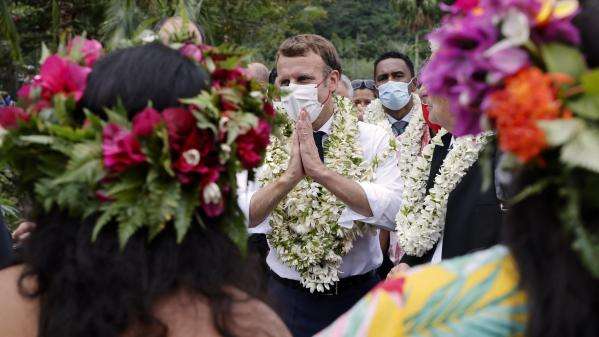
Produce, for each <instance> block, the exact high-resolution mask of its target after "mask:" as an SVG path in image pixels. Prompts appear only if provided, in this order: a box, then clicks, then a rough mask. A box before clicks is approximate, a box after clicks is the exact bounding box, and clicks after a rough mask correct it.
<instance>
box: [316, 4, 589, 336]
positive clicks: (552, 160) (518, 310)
mask: <svg viewBox="0 0 599 337" xmlns="http://www.w3.org/2000/svg"><path fill="white" fill-rule="evenodd" d="M578 6H579V5H578V3H577V2H576V1H573V0H565V1H553V0H542V1H485V0H481V1H457V2H456V3H455V4H454V5H453V6H450V7H446V9H447V10H448V11H449V13H448V14H447V15H446V16H445V18H444V20H443V24H442V25H441V27H440V28H439V29H438V30H437V31H435V32H434V33H432V35H431V37H430V38H431V39H434V40H435V41H436V42H437V43H438V44H439V46H440V49H439V52H438V53H436V54H434V55H433V57H432V59H431V61H430V63H429V64H427V66H426V68H425V70H424V76H423V79H424V82H425V84H426V85H427V88H428V89H429V91H430V94H431V96H432V97H437V98H438V97H442V98H443V100H445V102H446V103H447V104H448V105H450V106H451V107H452V108H451V112H452V114H451V115H450V116H449V117H450V118H451V119H452V120H453V123H454V124H455V128H454V130H458V131H459V132H460V133H461V134H468V135H481V134H485V133H486V132H489V131H492V132H494V133H495V134H496V136H497V142H496V143H494V145H498V147H499V148H500V149H501V150H502V151H503V154H502V159H501V165H500V171H501V172H502V176H503V179H502V183H503V184H504V185H505V187H506V188H507V190H508V191H509V194H510V196H511V198H510V207H509V209H508V213H507V217H506V221H505V223H504V224H503V230H502V233H503V234H502V242H503V244H502V245H497V246H495V247H492V248H490V249H487V250H484V251H481V252H477V253H474V254H471V255H466V256H463V257H460V258H456V259H450V260H447V261H443V262H442V263H440V264H437V265H426V266H421V267H417V268H412V269H410V270H408V271H407V272H404V273H400V274H398V275H395V276H394V277H392V278H390V279H388V280H387V281H386V282H384V283H382V284H380V285H379V286H378V287H377V288H376V289H374V290H373V291H371V293H369V294H368V295H367V296H365V297H364V298H363V299H362V300H361V301H360V302H359V303H358V304H356V306H354V307H353V308H352V309H351V310H350V311H349V312H347V313H346V314H344V315H343V316H342V317H341V318H339V319H338V320H337V321H336V322H335V323H333V324H332V325H331V326H330V327H329V328H327V329H326V330H324V331H323V332H321V333H319V334H318V335H317V336H318V337H329V336H373V337H374V336H397V337H401V336H415V335H418V336H497V337H501V336H527V337H564V336H565V337H580V336H584V337H591V336H598V335H599V321H598V320H597V319H595V318H596V317H598V316H599V222H598V220H597V214H598V213H599V203H598V202H597V191H599V159H598V158H599V156H598V155H597V154H598V153H599V125H598V124H597V116H598V115H599V105H598V104H597V102H598V99H599V90H598V89H599V68H598V67H599V43H597V38H596V37H597V31H598V30H597V25H596V23H595V21H596V18H597V16H598V15H599V2H598V1H596V0H589V1H584V2H582V5H581V8H580V9H579V7H578ZM456 30H457V31H456ZM458 31H459V32H458ZM483 33H484V34H483ZM481 34H482V35H481ZM482 37H484V38H485V39H488V40H484V41H483V40H480V39H481V38H482ZM579 43H582V44H581V45H579ZM581 52H582V53H581ZM495 53H500V55H495ZM499 56H501V58H500V60H495V61H497V62H499V63H494V61H493V58H494V57H499ZM585 56H586V62H585ZM473 62H474V64H472V63H473ZM492 64H494V65H495V66H496V65H497V64H500V65H502V66H503V67H506V68H503V70H504V72H497V73H495V71H496V70H497V68H495V66H493V65H492ZM474 66H476V67H478V68H477V71H485V72H486V75H487V76H484V77H481V76H480V75H481V74H478V75H476V76H474V78H471V77H470V78H469V77H464V76H463V74H464V73H463V71H464V67H466V68H467V67H474ZM508 68H509V69H508ZM508 70H509V71H508ZM455 75H458V77H457V81H455V82H453V81H449V80H448V79H450V78H452V76H455ZM427 79H429V80H427ZM432 79H436V81H438V82H434V81H433V82H431V81H430V80H432ZM439 79H447V81H439ZM473 81H474V82H473ZM435 84H436V85H435ZM458 87H459V88H461V89H462V90H466V89H467V88H468V89H470V91H468V92H469V94H468V95H471V96H470V97H469V98H470V99H472V100H475V101H477V102H479V103H480V104H478V105H477V104H473V102H470V101H466V100H465V99H463V98H460V96H462V94H461V93H460V92H463V91H460V90H456V89H457V88H458ZM433 104H435V103H433ZM481 132H482V133H481ZM476 137H479V136H476ZM487 160H489V159H487Z"/></svg>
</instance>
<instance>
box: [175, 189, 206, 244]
mask: <svg viewBox="0 0 599 337" xmlns="http://www.w3.org/2000/svg"><path fill="white" fill-rule="evenodd" d="M199 195H200V194H199V193H198V192H197V191H192V192H184V193H182V195H181V200H180V201H179V204H178V205H177V208H176V209H175V230H176V232H177V243H181V241H182V240H183V238H184V237H185V234H187V231H188V230H189V227H190V226H191V221H192V218H193V213H194V211H195V209H196V208H197V207H198V205H199V204H200V198H199Z"/></svg>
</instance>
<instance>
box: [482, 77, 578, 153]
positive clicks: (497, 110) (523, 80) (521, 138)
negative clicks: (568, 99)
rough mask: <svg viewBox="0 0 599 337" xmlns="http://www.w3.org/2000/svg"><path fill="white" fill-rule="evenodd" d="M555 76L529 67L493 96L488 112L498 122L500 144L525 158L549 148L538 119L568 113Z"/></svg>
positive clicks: (510, 78) (562, 115)
mask: <svg viewBox="0 0 599 337" xmlns="http://www.w3.org/2000/svg"><path fill="white" fill-rule="evenodd" d="M553 83H554V78H553V77H552V76H551V75H549V74H545V73H543V72H542V71H541V70H540V69H538V68H534V67H531V68H526V69H523V70H521V71H519V72H518V73H517V74H515V75H513V76H511V77H509V78H507V79H506V81H505V88H504V89H502V90H500V91H497V92H495V93H493V94H491V96H490V100H489V103H490V104H489V106H488V108H487V109H486V113H487V115H488V116H489V118H490V119H491V120H493V121H494V122H495V127H496V128H497V132H498V136H499V145H500V147H501V149H502V150H503V151H506V152H511V153H513V154H514V155H516V156H517V157H518V158H519V159H520V160H521V161H522V162H528V161H529V160H531V159H533V158H535V157H538V156H539V154H540V153H541V151H543V150H544V149H546V148H547V146H548V145H547V142H546V140H545V135H544V133H543V131H542V130H541V129H540V128H539V127H538V126H537V121H539V120H548V119H556V118H563V117H566V116H565V115H566V114H565V112H564V111H563V109H562V105H561V103H560V101H559V100H558V99H557V97H556V92H557V90H556V88H555V87H554V86H553Z"/></svg>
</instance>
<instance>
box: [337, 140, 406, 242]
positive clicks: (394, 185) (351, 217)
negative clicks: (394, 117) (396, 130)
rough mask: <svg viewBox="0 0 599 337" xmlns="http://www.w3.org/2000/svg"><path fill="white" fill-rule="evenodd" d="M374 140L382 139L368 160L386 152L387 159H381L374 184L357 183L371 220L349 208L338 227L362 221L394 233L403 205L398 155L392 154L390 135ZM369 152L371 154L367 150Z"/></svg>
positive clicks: (342, 214)
mask: <svg viewBox="0 0 599 337" xmlns="http://www.w3.org/2000/svg"><path fill="white" fill-rule="evenodd" d="M375 137H376V138H378V139H379V141H378V146H376V145H375V146H372V147H369V148H371V149H373V151H376V152H375V153H373V154H371V156H368V157H371V158H374V157H375V156H377V155H378V156H380V155H381V154H383V153H385V152H387V153H388V155H387V157H386V158H378V160H382V162H381V163H380V164H379V165H378V167H377V168H376V170H375V172H374V180H373V181H371V182H366V181H360V182H358V184H359V185H360V186H361V187H362V189H363V190H364V193H365V194H366V198H367V199H368V204H369V205H370V209H371V211H372V216H371V217H366V216H364V215H362V214H360V213H357V212H355V211H354V210H352V209H351V208H349V207H347V208H346V209H345V210H344V211H343V212H342V213H341V216H340V217H339V224H340V225H341V226H343V227H346V228H351V226H352V225H353V222H354V221H361V222H364V223H368V224H372V225H374V226H376V227H379V228H383V229H387V230H395V216H396V215H397V212H398V211H399V207H400V204H401V193H400V184H399V180H400V174H399V168H398V161H397V154H396V153H395V152H390V153H389V141H390V136H389V135H387V134H386V133H385V134H384V136H380V135H376V136H375ZM366 149H367V150H368V148H366Z"/></svg>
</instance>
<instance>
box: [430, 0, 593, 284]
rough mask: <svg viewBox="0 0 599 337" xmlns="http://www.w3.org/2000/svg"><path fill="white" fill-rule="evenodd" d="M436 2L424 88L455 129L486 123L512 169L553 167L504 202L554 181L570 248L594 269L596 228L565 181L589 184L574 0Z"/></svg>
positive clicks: (589, 122) (584, 75)
mask: <svg viewBox="0 0 599 337" xmlns="http://www.w3.org/2000/svg"><path fill="white" fill-rule="evenodd" d="M445 9H446V10H447V11H448V14H447V15H446V16H445V17H444V19H443V23H442V25H441V27H440V28H439V29H437V30H436V31H434V32H433V33H431V34H430V40H431V44H432V45H434V46H435V47H437V48H436V49H438V51H436V52H435V53H434V55H433V56H432V58H431V60H430V62H429V63H428V64H427V66H426V67H425V69H424V70H423V75H422V79H423V82H424V84H425V85H426V87H427V89H428V90H429V93H431V94H432V95H436V96H440V97H445V98H447V99H448V100H449V102H450V105H451V108H452V112H453V113H454V114H455V117H456V128H455V130H454V134H455V135H456V136H461V135H465V134H476V133H478V132H480V131H481V129H493V130H495V131H496V134H497V137H498V142H499V146H500V148H501V150H502V151H503V152H504V154H505V156H506V158H507V160H504V164H506V163H507V164H508V166H511V168H512V169H516V170H517V169H519V168H524V167H529V168H538V169H543V168H549V167H558V168H559V169H558V170H556V171H557V172H555V171H554V170H549V169H545V170H543V171H542V172H543V177H542V178H541V179H539V181H538V182H536V183H535V184H534V185H533V186H529V187H527V188H525V189H524V190H523V191H522V192H521V193H520V194H519V195H518V196H516V197H515V198H514V200H513V201H514V202H517V201H518V200H522V199H523V198H525V197H527V196H529V195H530V194H531V193H535V192H539V191H541V190H543V189H544V188H545V187H546V186H549V185H552V184H553V185H554V186H557V187H558V188H559V189H560V191H561V193H562V195H563V196H564V198H565V200H566V203H567V204H566V205H564V207H563V208H562V209H561V210H560V212H562V214H561V219H562V223H563V225H564V228H565V229H566V230H567V232H568V233H570V234H572V236H573V237H574V244H573V248H574V250H576V251H577V252H578V254H579V256H580V257H581V260H582V261H583V262H584V264H585V265H586V266H587V268H588V269H589V270H590V271H591V273H592V274H593V275H594V276H595V277H599V236H598V235H597V233H594V232H592V231H591V230H589V229H588V228H587V227H585V226H584V224H583V221H582V216H581V207H582V205H583V203H584V198H583V191H582V190H583V186H582V185H581V184H580V183H574V182H575V181H578V182H580V181H581V180H579V179H572V178H573V177H578V178H580V177H581V176H583V177H585V176H586V177H590V178H591V179H585V180H584V181H585V183H588V182H589V181H595V185H594V187H592V186H586V188H591V189H593V188H595V191H597V190H598V188H599V184H597V181H598V179H596V178H597V174H599V124H598V123H597V121H598V120H599V70H597V69H594V70H589V69H588V67H587V65H586V63H585V59H584V57H583V56H582V54H581V53H580V52H579V51H578V49H577V48H576V46H577V45H578V44H579V43H580V34H579V31H578V30H577V29H576V28H575V27H574V25H573V23H572V19H573V17H574V16H575V15H576V14H577V13H578V10H579V7H578V2H577V1H575V0H458V1H456V3H455V4H454V5H453V6H446V7H445ZM595 193H596V192H595ZM594 200H597V199H596V198H595V199H594Z"/></svg>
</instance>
